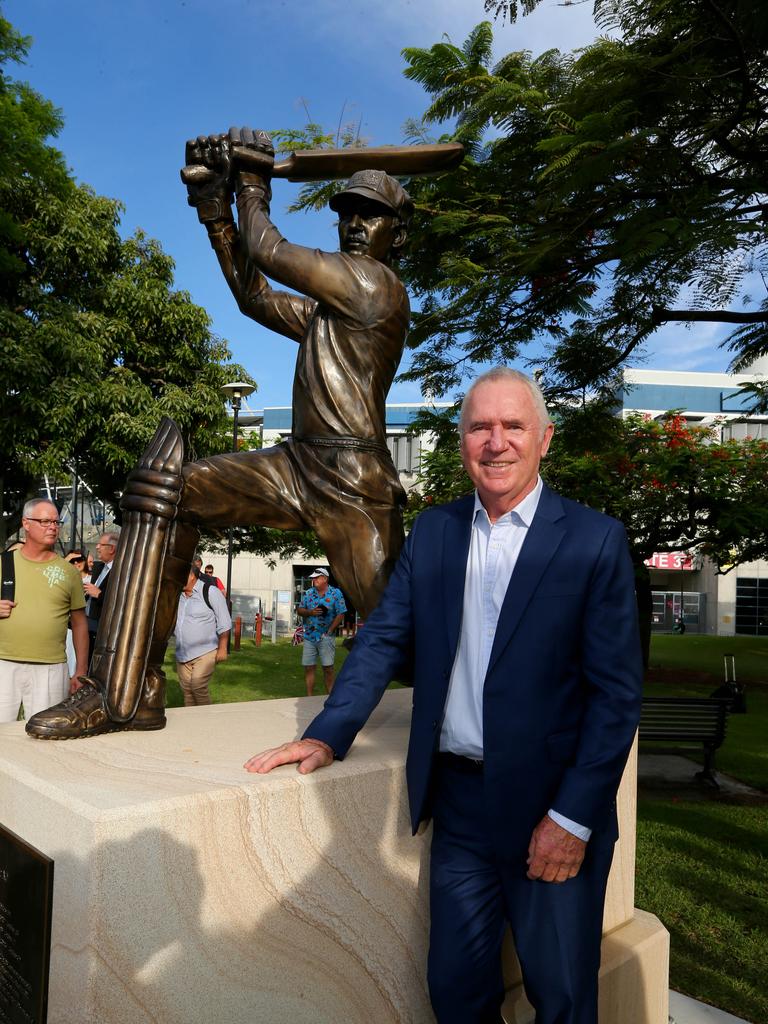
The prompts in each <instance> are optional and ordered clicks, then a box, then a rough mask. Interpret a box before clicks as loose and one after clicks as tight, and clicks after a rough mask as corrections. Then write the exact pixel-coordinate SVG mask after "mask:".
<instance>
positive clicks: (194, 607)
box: [174, 580, 232, 664]
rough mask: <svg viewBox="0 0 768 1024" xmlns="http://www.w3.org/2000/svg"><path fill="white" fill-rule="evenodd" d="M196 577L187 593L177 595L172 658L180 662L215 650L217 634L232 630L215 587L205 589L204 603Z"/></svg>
mask: <svg viewBox="0 0 768 1024" xmlns="http://www.w3.org/2000/svg"><path fill="white" fill-rule="evenodd" d="M204 586H205V584H204V583H203V582H202V581H201V580H198V581H197V582H196V583H195V585H194V587H193V588H192V593H191V594H190V595H189V597H187V595H186V594H185V593H184V591H182V592H181V593H180V594H179V608H178V611H177V613H176V628H175V630H174V632H175V634H176V661H179V662H181V663H182V664H184V663H185V662H187V661H192V660H193V659H194V658H199V657H200V656H201V655H203V654H208V653H209V652H210V651H215V650H216V647H217V646H218V641H219V637H220V636H221V634H222V633H226V632H227V631H228V630H231V629H232V619H231V618H230V615H229V608H227V601H226V598H225V597H224V595H223V594H222V592H221V591H220V590H219V588H218V587H217V586H216V585H215V584H214V583H211V584H210V585H209V588H208V600H209V601H210V602H211V607H210V608H209V607H208V605H207V604H206V603H205V598H204V597H203V587H204Z"/></svg>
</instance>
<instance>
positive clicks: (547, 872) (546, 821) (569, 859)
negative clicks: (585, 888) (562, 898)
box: [528, 814, 587, 882]
mask: <svg viewBox="0 0 768 1024" xmlns="http://www.w3.org/2000/svg"><path fill="white" fill-rule="evenodd" d="M586 849H587V844H586V843H585V842H584V840H583V839H578V838H577V837H576V836H574V835H573V834H572V833H570V832H569V831H568V830H567V829H565V828H563V827H562V825H558V824H557V822H556V821H553V820H552V819H551V818H550V817H549V815H548V814H545V815H544V817H543V818H542V819H541V821H540V822H539V824H538V825H537V826H536V828H535V829H534V830H533V835H532V836H531V842H530V845H529V847H528V878H532V879H537V880H538V881H540V882H567V881H568V879H569V878H574V877H575V876H576V875H578V873H579V868H580V867H581V862H582V861H583V860H584V853H585V851H586Z"/></svg>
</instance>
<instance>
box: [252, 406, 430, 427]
mask: <svg viewBox="0 0 768 1024" xmlns="http://www.w3.org/2000/svg"><path fill="white" fill-rule="evenodd" d="M423 408H424V406H423V405H388V406H387V424H386V425H387V430H390V431H391V430H405V428H406V427H408V426H410V425H411V423H413V421H414V420H415V419H416V417H417V416H418V415H419V413H420V412H421V410H422V409H423ZM291 422H292V414H291V407H290V405H281V406H273V407H271V408H267V409H265V410H264V430H280V431H290V429H291Z"/></svg>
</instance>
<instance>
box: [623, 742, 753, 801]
mask: <svg viewBox="0 0 768 1024" xmlns="http://www.w3.org/2000/svg"><path fill="white" fill-rule="evenodd" d="M700 770H701V765H698V764H696V762H695V761H691V760H689V758H687V757H681V756H679V755H677V754H647V753H641V754H640V757H639V758H638V763H637V784H638V786H639V787H640V789H641V790H643V791H646V790H670V789H671V790H674V791H675V793H676V794H677V795H678V796H679V797H681V798H684V799H686V800H690V799H703V800H705V799H708V798H712V797H727V798H731V799H742V800H748V801H749V802H751V801H752V800H756V801H759V802H762V801H766V802H768V796H766V794H765V793H761V792H760V791H759V790H757V789H752V787H751V786H747V785H745V784H744V783H743V782H739V780H738V779H734V778H731V776H730V775H724V774H723V773H722V772H718V771H715V775H716V777H717V781H718V784H719V786H720V788H719V790H718V789H715V788H714V787H713V786H711V785H707V784H706V783H702V782H699V780H698V779H697V778H696V772H698V771H700Z"/></svg>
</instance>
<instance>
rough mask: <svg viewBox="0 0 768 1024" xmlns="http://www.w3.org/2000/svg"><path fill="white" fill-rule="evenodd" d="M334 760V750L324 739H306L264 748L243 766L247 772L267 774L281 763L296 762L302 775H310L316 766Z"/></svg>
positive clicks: (322, 765)
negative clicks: (268, 748) (269, 748)
mask: <svg viewBox="0 0 768 1024" xmlns="http://www.w3.org/2000/svg"><path fill="white" fill-rule="evenodd" d="M332 761H333V751H332V750H331V748H330V747H329V746H328V744H327V743H323V742H322V740H311V739H306V740H294V742H293V743H283V745H282V746H281V747H272V749H271V750H262V751H261V753H260V754H254V755H253V757H251V758H249V759H248V760H247V761H246V762H245V764H244V765H243V767H244V768H245V770H246V771H247V772H257V773H258V774H259V775H266V773H267V772H271V771H272V769H273V768H277V767H278V766H279V765H281V764H296V765H297V767H298V771H299V772H300V773H301V774H302V775H308V774H309V773H310V772H313V771H314V770H315V769H316V768H323V767H324V766H325V765H327V764H330V763H331V762H332Z"/></svg>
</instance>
